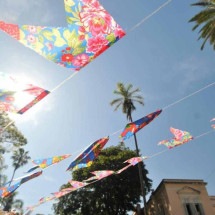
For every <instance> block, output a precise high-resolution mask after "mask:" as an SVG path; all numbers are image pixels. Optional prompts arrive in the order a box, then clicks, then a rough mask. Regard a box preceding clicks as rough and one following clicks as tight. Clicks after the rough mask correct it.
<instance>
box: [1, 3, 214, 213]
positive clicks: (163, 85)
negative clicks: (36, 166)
mask: <svg viewBox="0 0 215 215" xmlns="http://www.w3.org/2000/svg"><path fill="white" fill-rule="evenodd" d="M100 2H101V3H102V5H103V6H104V7H105V8H106V9H107V10H108V11H109V12H110V14H111V15H112V16H113V17H114V19H115V20H116V21H117V22H118V23H119V24H120V26H121V27H122V28H123V29H124V30H125V31H129V29H131V28H132V27H133V26H134V25H135V24H136V23H138V22H139V21H140V20H142V19H143V18H144V17H145V16H147V15H148V14H149V13H151V12H152V11H153V10H154V9H156V8H157V7H159V6H160V5H161V4H163V3H164V1H160V0H159V1H158V0H151V1H146V0H144V1H142V0H134V1H132V3H131V1H129V0H115V1H113V0H109V1H105V0H101V1H100ZM193 2H194V1H191V0H189V1H173V2H171V3H170V4H169V5H167V6H166V7H165V8H163V9H162V10H161V11H160V12H159V13H157V14H156V15H154V16H153V17H151V18H150V19H149V20H147V21H146V22H145V23H144V24H143V25H141V26H140V27H138V28H137V29H135V30H134V31H132V32H130V33H128V34H127V36H125V37H124V38H123V39H121V40H120V41H119V42H118V43H116V44H115V45H114V46H112V47H111V48H110V49H109V50H107V51H106V52H105V53H103V54H102V55H101V56H99V57H98V58H97V59H96V60H95V61H93V62H92V63H90V64H89V65H88V66H86V67H85V68H84V69H82V70H81V72H80V73H79V74H78V75H76V76H75V77H74V78H73V79H71V80H70V81H69V82H67V83H66V84H64V85H63V86H62V87H61V88H60V89H58V90H57V91H55V92H53V93H52V94H50V95H49V96H47V97H46V98H45V99H44V100H43V101H41V102H40V103H38V104H37V105H36V106H35V107H33V108H32V109H30V110H29V111H28V112H26V113H25V114H24V115H23V116H19V117H16V119H15V121H16V124H17V126H18V128H19V129H20V130H21V131H22V132H23V134H24V135H25V136H26V138H27V139H28V145H27V147H26V149H27V150H29V151H30V155H31V157H32V159H36V158H43V157H44V158H46V157H51V156H54V155H62V154H68V153H71V154H73V155H74V156H73V157H75V156H76V155H77V152H78V151H80V150H82V149H83V148H85V147H86V146H87V145H89V144H90V143H91V142H93V141H95V140H97V139H99V138H101V137H104V136H106V135H109V134H112V133H113V132H115V131H118V130H119V129H122V128H124V126H125V124H126V123H127V121H126V118H125V116H124V115H123V114H122V113H121V112H120V111H119V112H113V108H112V107H110V105H109V103H110V101H111V100H112V99H113V98H114V95H113V93H112V92H113V90H114V89H115V87H116V83H117V82H119V81H121V82H124V83H132V84H133V85H134V86H135V87H139V88H140V89H141V92H142V95H143V97H144V99H145V106H144V107H141V106H138V105H137V111H136V112H135V113H134V114H133V119H135V120H136V119H139V118H141V117H143V116H144V115H147V114H148V113H151V112H154V111H155V110H157V109H159V108H163V107H165V106H167V105H169V104H171V103H172V102H175V101H177V100H179V99H181V98H183V97H185V96H187V95H189V94H190V93H193V92H195V91H197V90H199V89H200V88H202V87H204V86H206V85H208V84H210V83H213V82H214V81H215V72H214V68H215V61H214V53H215V52H214V51H213V50H212V47H211V46H209V45H206V47H205V49H204V51H200V46H201V42H198V41H197V38H198V35H197V32H192V30H191V29H192V26H193V24H191V23H188V20H189V19H190V18H191V17H192V16H193V15H194V14H195V13H196V12H197V11H198V8H193V7H191V6H190V4H191V3H193ZM0 19H1V20H4V21H7V22H12V23H18V24H32V25H44V26H65V25H66V21H65V13H64V4H63V0H58V1H52V0H47V1H42V0H37V1H35V0H19V1H14V0H3V1H1V2H0ZM0 47H1V58H0V68H1V72H4V73H9V74H11V75H16V76H26V77H27V78H28V79H30V80H32V81H31V82H32V83H35V84H38V86H41V87H44V88H46V89H48V90H52V89H53V88H54V87H55V86H57V85H58V84H59V83H60V82H61V81H63V80H64V79H65V78H67V77H68V76H70V75H71V74H72V72H71V71H70V70H68V69H65V68H61V67H60V66H57V65H55V64H54V63H52V62H49V61H47V60H45V59H44V58H43V57H41V56H39V55H37V54H36V53H34V52H33V51H32V50H30V49H27V48H25V47H24V46H22V45H21V44H19V43H17V42H16V41H15V40H13V39H12V38H10V37H9V36H7V35H6V34H4V33H2V32H0ZM214 98H215V87H214V86H213V87H210V88H208V89H206V90H205V91H202V92H200V93H198V94H196V95H194V96H192V97H190V98H188V99H187V100H184V101H183V102H181V103H178V104H177V105H175V106H172V107H171V108H169V109H167V110H165V111H164V112H163V113H162V114H161V115H160V116H159V117H158V118H157V119H156V120H154V121H153V122H152V123H151V124H149V125H148V126H147V127H145V128H144V129H143V130H141V131H140V132H139V133H138V135H137V136H138V142H139V146H140V149H141V153H142V155H146V156H147V155H148V156H150V155H153V154H155V153H158V152H160V151H163V150H164V149H165V147H164V146H157V143H158V142H159V141H160V140H163V139H168V138H171V134H170V132H169V128H170V127H171V126H172V127H175V128H179V129H182V130H186V131H189V132H190V133H191V134H192V135H193V136H194V137H195V136H198V135H200V134H202V133H204V132H207V131H209V130H211V127H210V125H211V123H210V122H209V121H210V120H211V119H212V118H213V117H215V102H214ZM118 134H119V133H118ZM118 134H117V135H114V136H111V137H110V141H109V142H108V144H107V146H111V145H117V144H118V142H119V139H118ZM214 137H215V136H214V133H211V134H209V135H207V136H204V137H201V138H198V139H196V140H194V141H192V142H189V143H187V144H186V145H183V146H181V147H177V148H175V149H173V150H170V151H168V152H166V153H164V154H161V155H159V156H156V157H154V158H151V159H148V160H147V161H146V162H145V163H146V167H147V169H148V170H149V175H148V176H149V177H150V178H151V179H152V180H153V188H154V189H155V188H156V187H157V185H158V184H159V183H160V181H161V180H162V179H163V178H180V179H181V178H187V179H203V180H205V181H206V182H208V185H207V189H208V192H209V194H210V195H215V165H214V163H215V156H214V151H215V145H214ZM126 146H128V147H130V148H131V149H134V144H133V140H128V141H126ZM70 162H71V159H67V160H65V161H63V162H61V163H60V164H58V165H56V166H53V167H50V168H49V169H47V170H45V171H44V174H43V175H42V176H41V177H39V178H37V179H34V180H32V181H29V182H28V183H26V184H24V185H23V186H22V187H20V188H19V190H18V191H19V196H18V197H19V198H21V199H23V200H24V202H25V206H29V205H34V204H36V203H37V202H38V200H39V199H40V198H41V197H44V196H49V195H50V193H51V192H54V191H57V190H58V189H59V187H60V186H61V185H62V184H64V183H67V181H68V180H69V179H71V176H70V174H69V172H65V170H66V168H67V167H68V165H69V163H70ZM28 167H31V164H30V163H29V164H28V165H26V166H25V167H24V168H22V169H21V170H19V171H18V172H17V175H16V176H17V177H19V176H21V175H22V173H23V172H24V171H25V170H27V169H28ZM8 171H9V174H12V168H9V170H8ZM51 206H52V202H50V203H46V204H44V205H41V206H40V207H38V208H37V210H36V211H35V213H33V214H36V213H44V214H48V213H51V214H52V213H53V212H52V211H51Z"/></svg>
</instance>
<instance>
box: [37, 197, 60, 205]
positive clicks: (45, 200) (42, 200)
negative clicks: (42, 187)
mask: <svg viewBox="0 0 215 215" xmlns="http://www.w3.org/2000/svg"><path fill="white" fill-rule="evenodd" d="M55 198H56V197H55V196H48V197H42V198H41V199H40V200H39V204H43V203H45V202H48V201H51V200H53V199H55Z"/></svg>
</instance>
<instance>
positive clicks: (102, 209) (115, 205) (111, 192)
mask: <svg viewBox="0 0 215 215" xmlns="http://www.w3.org/2000/svg"><path fill="white" fill-rule="evenodd" d="M135 156H136V153H135V151H133V150H130V149H129V148H126V147H125V146H124V144H120V145H118V146H111V147H108V148H106V149H104V150H102V152H101V154H100V155H99V156H98V157H97V159H96V160H95V161H94V162H93V164H92V165H91V166H90V167H88V168H83V169H79V170H76V171H74V172H73V174H72V175H73V180H77V181H83V180H85V179H87V178H89V177H91V176H92V174H91V173H90V172H92V171H96V170H114V171H117V170H119V169H121V168H123V167H124V166H126V164H125V163H123V162H124V161H126V160H127V159H129V158H132V157H135ZM142 169H143V178H144V180H145V183H146V189H147V191H149V190H150V188H151V180H150V179H149V178H148V177H147V174H148V171H147V170H146V169H145V168H144V164H143V163H142ZM138 185H139V176H138V168H137V166H134V167H129V168H128V169H127V170H125V171H124V172H122V173H121V174H118V175H117V174H114V175H111V176H108V177H107V178H104V179H102V180H100V181H98V182H95V183H93V184H91V185H88V186H86V187H84V188H81V189H79V190H77V191H74V192H72V193H70V194H67V195H66V196H64V197H61V198H60V199H59V203H58V204H54V210H55V214H58V215H71V214H73V215H86V214H87V215H101V214H102V215H110V214H112V215H114V214H118V215H126V214H128V211H131V210H134V208H135V205H136V204H137V203H138V202H140V196H141V192H140V189H139V186H138ZM69 186H70V185H69V184H67V185H64V186H62V188H65V187H69Z"/></svg>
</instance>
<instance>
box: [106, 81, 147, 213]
mask: <svg viewBox="0 0 215 215" xmlns="http://www.w3.org/2000/svg"><path fill="white" fill-rule="evenodd" d="M139 92H140V89H139V88H136V89H133V85H132V84H128V85H124V84H123V83H121V82H119V83H117V89H116V90H114V92H113V93H114V94H116V95H118V96H119V97H118V98H116V99H114V100H113V101H112V102H111V103H110V105H111V106H114V105H115V109H114V110H115V111H116V110H118V109H119V107H121V108H122V112H123V113H124V114H126V117H127V119H128V120H129V121H130V122H132V121H133V120H132V112H133V111H134V110H136V107H135V106H134V102H137V103H139V104H141V105H144V102H143V97H142V96H141V95H139V94H137V93H139ZM134 142H135V147H136V154H137V157H139V156H140V155H139V148H138V144H137V137H136V135H135V134H134ZM138 169H139V178H140V186H141V193H142V196H143V202H144V214H145V215H147V208H146V197H145V196H146V192H145V181H144V180H143V170H142V168H141V163H138Z"/></svg>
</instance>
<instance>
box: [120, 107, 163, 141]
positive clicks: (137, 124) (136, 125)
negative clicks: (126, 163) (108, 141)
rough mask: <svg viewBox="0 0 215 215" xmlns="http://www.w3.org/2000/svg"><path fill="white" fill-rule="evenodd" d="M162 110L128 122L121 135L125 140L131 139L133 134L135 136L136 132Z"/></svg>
mask: <svg viewBox="0 0 215 215" xmlns="http://www.w3.org/2000/svg"><path fill="white" fill-rule="evenodd" d="M161 112H162V110H158V111H156V112H153V113H150V114H148V115H147V116H145V117H143V118H141V119H138V120H137V121H134V122H131V123H128V124H127V125H126V127H125V129H124V130H123V132H122V133H121V135H120V137H121V138H122V139H123V140H126V139H129V138H130V137H131V136H133V135H134V134H135V133H137V132H138V131H139V130H140V129H142V128H143V127H145V126H146V125H148V124H149V123H150V122H151V121H152V120H153V119H154V118H156V117H157V116H158V115H159V114H160V113H161Z"/></svg>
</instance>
